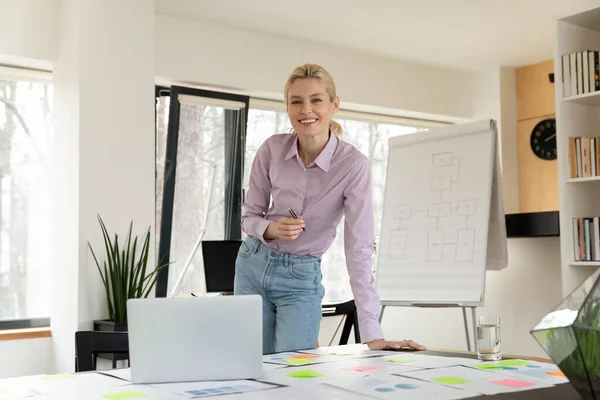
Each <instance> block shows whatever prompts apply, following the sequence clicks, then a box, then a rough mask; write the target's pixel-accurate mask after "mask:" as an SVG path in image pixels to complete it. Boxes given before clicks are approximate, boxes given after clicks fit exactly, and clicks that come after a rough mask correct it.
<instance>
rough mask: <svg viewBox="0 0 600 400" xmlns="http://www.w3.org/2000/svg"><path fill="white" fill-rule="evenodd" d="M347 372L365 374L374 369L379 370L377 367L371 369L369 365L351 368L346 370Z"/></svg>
mask: <svg viewBox="0 0 600 400" xmlns="http://www.w3.org/2000/svg"><path fill="white" fill-rule="evenodd" d="M344 369H345V370H347V371H357V372H365V371H372V370H374V369H377V368H375V367H369V366H368V365H359V366H356V367H350V368H344Z"/></svg>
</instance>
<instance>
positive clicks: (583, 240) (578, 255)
mask: <svg viewBox="0 0 600 400" xmlns="http://www.w3.org/2000/svg"><path fill="white" fill-rule="evenodd" d="M573 257H574V260H575V261H600V218H598V217H579V218H573Z"/></svg>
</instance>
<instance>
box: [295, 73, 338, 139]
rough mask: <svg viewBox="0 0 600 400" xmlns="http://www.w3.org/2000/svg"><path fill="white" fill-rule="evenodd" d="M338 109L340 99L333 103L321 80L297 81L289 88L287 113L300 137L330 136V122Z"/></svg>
mask: <svg viewBox="0 0 600 400" xmlns="http://www.w3.org/2000/svg"><path fill="white" fill-rule="evenodd" d="M338 108H339V99H338V98H337V97H336V98H335V99H334V101H331V99H330V98H329V94H327V89H326V87H325V84H324V83H323V82H322V81H321V80H319V79H316V78H300V79H296V80H295V81H294V83H292V84H291V86H290V88H289V91H288V98H287V113H288V117H289V118H290V122H291V124H292V127H293V128H294V131H295V132H296V133H297V134H298V136H306V137H315V136H321V135H324V136H328V135H329V121H330V120H331V116H332V115H333V114H335V113H336V112H337V110H338Z"/></svg>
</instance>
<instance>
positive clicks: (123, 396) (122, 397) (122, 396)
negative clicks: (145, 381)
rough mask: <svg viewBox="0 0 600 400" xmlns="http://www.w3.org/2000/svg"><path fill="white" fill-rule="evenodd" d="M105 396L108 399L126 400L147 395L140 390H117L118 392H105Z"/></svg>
mask: <svg viewBox="0 0 600 400" xmlns="http://www.w3.org/2000/svg"><path fill="white" fill-rule="evenodd" d="M104 397H105V398H107V399H110V400H127V399H137V398H139V397H148V396H147V395H145V394H144V393H142V392H119V393H111V394H105V395H104Z"/></svg>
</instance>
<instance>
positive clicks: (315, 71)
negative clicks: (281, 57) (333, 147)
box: [283, 64, 342, 136]
mask: <svg viewBox="0 0 600 400" xmlns="http://www.w3.org/2000/svg"><path fill="white" fill-rule="evenodd" d="M304 78H315V79H318V80H320V81H321V82H323V84H324V85H325V90H326V91H327V94H328V95H329V100H330V101H331V102H333V101H335V98H336V97H337V94H336V90H335V82H333V78H332V77H331V75H330V74H329V72H327V70H326V69H325V68H323V67H321V66H320V65H317V64H304V65H299V66H297V67H296V68H294V70H293V71H292V73H291V75H290V77H289V78H288V80H287V82H286V83H285V89H284V92H283V93H284V97H285V106H286V108H287V106H288V94H289V92H290V87H291V86H292V84H293V83H294V82H295V81H296V80H297V79H304ZM329 129H330V130H331V132H333V133H334V134H335V135H337V136H340V135H341V134H342V126H341V125H340V124H338V123H337V122H335V121H334V120H332V119H330V120H329Z"/></svg>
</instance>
